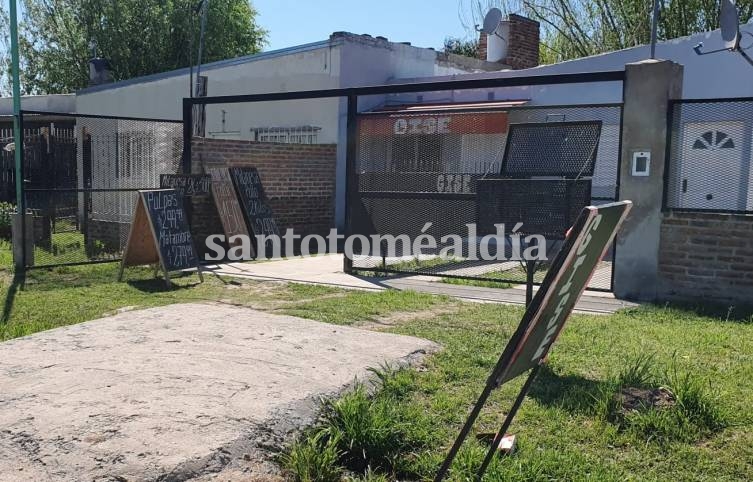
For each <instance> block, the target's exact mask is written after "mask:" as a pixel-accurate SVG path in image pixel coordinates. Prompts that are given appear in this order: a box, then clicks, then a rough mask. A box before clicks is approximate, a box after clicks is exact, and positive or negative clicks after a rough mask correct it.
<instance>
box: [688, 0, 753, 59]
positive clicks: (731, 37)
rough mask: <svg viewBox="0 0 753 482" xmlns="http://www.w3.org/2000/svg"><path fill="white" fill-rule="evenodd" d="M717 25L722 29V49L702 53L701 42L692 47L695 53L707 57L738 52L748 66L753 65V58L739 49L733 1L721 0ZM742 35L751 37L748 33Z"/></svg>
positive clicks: (737, 23)
mask: <svg viewBox="0 0 753 482" xmlns="http://www.w3.org/2000/svg"><path fill="white" fill-rule="evenodd" d="M719 23H720V24H721V28H722V41H723V42H724V47H722V48H720V49H716V50H709V51H706V52H704V51H702V50H701V49H703V42H698V44H696V46H695V47H693V50H695V53H696V54H698V55H708V54H714V53H717V52H724V51H727V52H738V53H739V54H740V55H742V56H743V58H744V59H745V60H746V61H747V62H748V63H749V64H750V65H753V58H751V57H750V55H748V53H747V52H746V51H745V49H743V48H742V47H740V37H741V34H740V15H739V13H738V11H737V7H736V6H735V4H734V2H733V0H722V6H721V11H720V12H719ZM744 33H745V34H747V35H751V34H750V33H749V32H744Z"/></svg>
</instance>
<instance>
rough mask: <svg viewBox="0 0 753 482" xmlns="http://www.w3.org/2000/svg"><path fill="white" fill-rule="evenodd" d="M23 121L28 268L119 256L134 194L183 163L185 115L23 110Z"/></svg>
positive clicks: (112, 258)
mask: <svg viewBox="0 0 753 482" xmlns="http://www.w3.org/2000/svg"><path fill="white" fill-rule="evenodd" d="M51 119H55V120H51ZM29 124H33V125H35V129H34V130H27V129H26V128H25V126H26V125H29ZM22 125H23V126H24V132H25V134H26V135H25V136H24V145H23V178H24V182H23V196H24V198H23V208H24V211H25V212H26V215H25V216H24V224H25V225H26V228H25V230H24V232H25V234H26V236H25V239H24V242H23V246H24V247H25V248H24V260H25V266H27V267H41V266H56V265H67V264H81V263H91V262H99V261H112V260H117V259H119V258H120V256H121V253H122V251H123V248H124V246H125V243H126V241H127V237H128V233H129V230H130V221H131V218H132V215H133V209H134V206H135V201H136V192H137V191H138V190H139V189H151V188H158V187H159V177H160V174H168V173H175V172H177V171H178V169H179V167H180V159H181V153H182V143H181V132H182V130H181V123H180V121H170V120H154V119H136V118H125V117H110V116H95V115H80V114H75V115H73V114H59V113H50V112H34V111H24V112H22ZM29 238H31V239H29Z"/></svg>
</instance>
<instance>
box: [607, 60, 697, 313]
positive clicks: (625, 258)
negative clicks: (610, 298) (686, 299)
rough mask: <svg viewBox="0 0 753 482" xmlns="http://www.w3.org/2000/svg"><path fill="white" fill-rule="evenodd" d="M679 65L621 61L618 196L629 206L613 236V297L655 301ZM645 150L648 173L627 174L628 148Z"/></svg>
mask: <svg viewBox="0 0 753 482" xmlns="http://www.w3.org/2000/svg"><path fill="white" fill-rule="evenodd" d="M682 74H683V67H682V65H679V64H676V63H674V62H670V61H667V60H644V61H642V62H636V63H633V64H627V65H626V66H625V85H624V87H623V89H624V90H623V99H624V107H623V121H622V152H621V153H620V159H621V161H620V172H619V176H620V199H629V200H631V201H633V210H632V212H631V213H630V215H629V216H628V218H627V219H626V220H625V224H624V225H623V227H622V231H621V232H620V234H618V236H617V247H616V254H615V266H614V277H615V278H614V293H615V295H616V296H617V297H619V298H628V299H638V300H648V301H653V300H656V299H657V297H658V294H659V240H660V233H661V207H662V195H663V193H664V166H665V163H666V145H667V115H668V107H669V106H668V104H669V100H670V99H677V98H680V97H681V96H682ZM646 151H648V152H650V153H651V162H650V171H649V175H648V176H645V177H644V176H633V175H632V169H631V168H632V165H631V164H632V157H633V153H634V152H646Z"/></svg>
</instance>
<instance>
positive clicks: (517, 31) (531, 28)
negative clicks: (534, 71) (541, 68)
mask: <svg viewBox="0 0 753 482" xmlns="http://www.w3.org/2000/svg"><path fill="white" fill-rule="evenodd" d="M507 21H508V22H510V38H509V39H508V44H507V45H508V47H507V58H506V59H504V60H503V61H502V63H505V64H507V65H509V66H510V67H511V68H512V69H513V70H519V69H530V68H531V67H536V66H537V65H539V22H537V21H535V20H531V19H530V18H526V17H522V16H520V15H515V14H510V15H509V16H508V17H507Z"/></svg>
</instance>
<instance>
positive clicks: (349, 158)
mask: <svg viewBox="0 0 753 482" xmlns="http://www.w3.org/2000/svg"><path fill="white" fill-rule="evenodd" d="M357 114H358V96H357V95H352V94H351V95H348V109H347V123H346V132H347V134H346V138H345V139H346V140H345V144H346V146H345V238H346V239H347V238H348V236H350V235H351V234H353V232H352V229H351V226H352V224H353V219H352V211H353V203H354V202H355V201H356V199H355V193H356V192H357V186H356V183H355V179H354V176H355V162H356V135H358V132H357V128H356V126H357V124H356V122H357V120H356V116H357ZM345 246H346V243H345V242H343V271H344V272H345V273H348V274H350V273H352V272H353V260H352V259H350V258H348V253H346V252H345ZM351 246H352V245H351Z"/></svg>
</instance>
